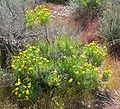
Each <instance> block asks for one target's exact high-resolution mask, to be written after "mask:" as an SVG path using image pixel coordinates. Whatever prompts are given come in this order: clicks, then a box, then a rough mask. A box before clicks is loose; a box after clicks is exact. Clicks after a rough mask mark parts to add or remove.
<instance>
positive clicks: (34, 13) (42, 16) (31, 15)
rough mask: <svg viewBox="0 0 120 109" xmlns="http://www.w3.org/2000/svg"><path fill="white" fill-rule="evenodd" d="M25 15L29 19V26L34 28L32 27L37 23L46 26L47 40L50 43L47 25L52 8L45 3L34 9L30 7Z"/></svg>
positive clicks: (27, 25)
mask: <svg viewBox="0 0 120 109" xmlns="http://www.w3.org/2000/svg"><path fill="white" fill-rule="evenodd" d="M25 16H26V20H27V24H26V27H27V28H30V29H32V27H33V26H34V25H35V24H40V25H42V26H44V29H45V35H46V40H47V41H48V43H50V42H49V40H48V34H47V27H46V23H48V22H49V21H50V19H51V13H50V10H49V9H47V8H45V6H43V5H40V6H37V7H36V8H35V9H34V10H31V9H30V10H28V11H26V14H25Z"/></svg>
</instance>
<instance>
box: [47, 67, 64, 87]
mask: <svg viewBox="0 0 120 109" xmlns="http://www.w3.org/2000/svg"><path fill="white" fill-rule="evenodd" d="M61 79H62V78H61V75H59V74H58V72H57V70H56V69H55V70H54V71H52V72H51V73H50V74H49V76H48V81H49V82H48V85H49V86H51V85H56V86H59V85H60V81H61Z"/></svg>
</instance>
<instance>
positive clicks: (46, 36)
mask: <svg viewBox="0 0 120 109" xmlns="http://www.w3.org/2000/svg"><path fill="white" fill-rule="evenodd" d="M44 28H45V38H46V40H47V42H48V43H49V45H50V42H49V40H48V34H47V27H46V24H44Z"/></svg>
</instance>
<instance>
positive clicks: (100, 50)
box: [85, 41, 107, 67]
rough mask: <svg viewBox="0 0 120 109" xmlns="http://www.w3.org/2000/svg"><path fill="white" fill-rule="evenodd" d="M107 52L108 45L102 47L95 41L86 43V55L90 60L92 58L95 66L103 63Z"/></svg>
mask: <svg viewBox="0 0 120 109" xmlns="http://www.w3.org/2000/svg"><path fill="white" fill-rule="evenodd" d="M106 52H107V49H106V47H105V46H104V47H101V46H99V45H97V42H95V41H93V42H92V43H90V44H86V48H85V56H86V58H87V60H88V61H89V60H90V62H91V64H92V65H93V66H97V67H99V66H100V65H102V63H103V60H104V58H105V56H106V54H107V53H106Z"/></svg>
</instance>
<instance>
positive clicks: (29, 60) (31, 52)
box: [11, 44, 49, 72]
mask: <svg viewBox="0 0 120 109" xmlns="http://www.w3.org/2000/svg"><path fill="white" fill-rule="evenodd" d="M26 47H27V49H26V50H25V51H22V50H20V52H19V55H18V56H13V61H12V63H11V66H12V68H13V69H15V70H16V71H18V72H24V71H25V70H26V71H33V70H34V69H36V67H39V66H38V65H40V66H45V65H46V64H47V63H49V60H47V58H43V57H41V56H39V51H40V49H39V48H37V47H35V46H30V44H28V45H27V46H26Z"/></svg>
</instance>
